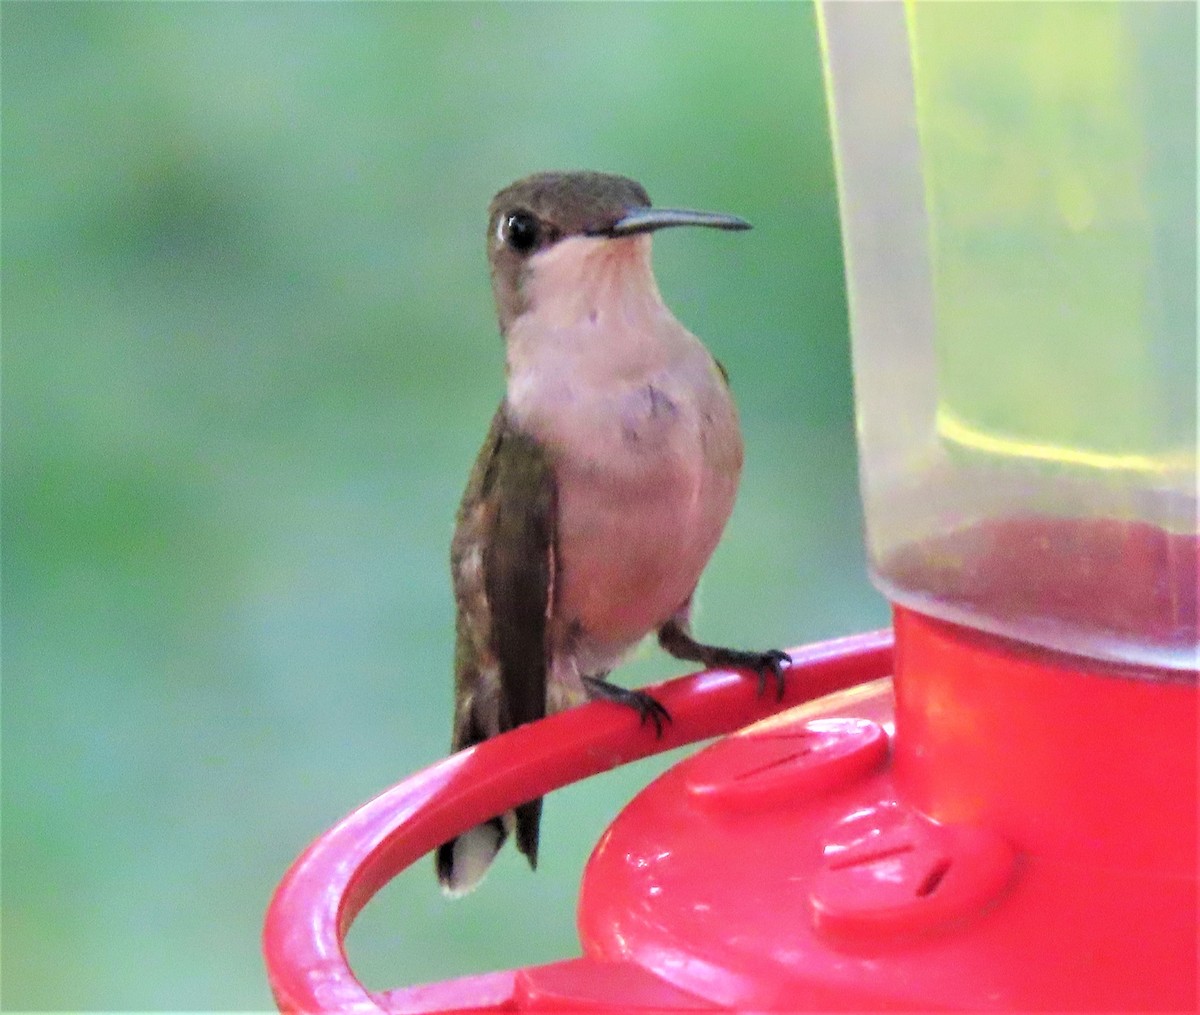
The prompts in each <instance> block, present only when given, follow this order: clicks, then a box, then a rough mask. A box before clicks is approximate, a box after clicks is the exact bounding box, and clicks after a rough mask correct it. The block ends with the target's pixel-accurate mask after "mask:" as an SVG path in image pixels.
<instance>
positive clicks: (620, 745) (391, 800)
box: [263, 630, 893, 1012]
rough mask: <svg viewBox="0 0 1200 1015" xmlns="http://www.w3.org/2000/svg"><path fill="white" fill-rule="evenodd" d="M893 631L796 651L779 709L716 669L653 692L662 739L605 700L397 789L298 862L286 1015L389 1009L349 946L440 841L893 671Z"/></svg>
mask: <svg viewBox="0 0 1200 1015" xmlns="http://www.w3.org/2000/svg"><path fill="white" fill-rule="evenodd" d="M892 648H893V642H892V634H891V632H890V631H886V630H885V631H875V632H871V633H868V634H860V635H854V636H851V637H848V638H839V639H835V640H832V641H827V642H821V643H819V644H816V645H810V646H807V647H804V648H799V649H793V650H791V656H792V660H793V662H792V665H791V667H790V668H789V669H788V671H787V681H786V689H785V692H784V695H783V698H782V700H777V699H776V697H775V695H774V694H767V695H764V696H761V697H760V696H759V695H758V694H757V681H756V680H755V679H753V678H751V677H748V676H747V675H746V674H744V673H741V672H739V671H733V670H713V671H708V672H704V673H697V674H693V675H691V676H688V677H682V678H679V679H677V680H672V681H669V682H668V683H665V684H661V685H657V686H655V687H654V688H652V690H653V692H654V695H655V697H657V698H658V699H659V700H660V701H661V702H662V703H663V704H664V705H665V706H666V707H667V709H668V710H669V711H670V713H671V716H672V717H673V722H672V723H671V724H670V725H669V726H668V727H667V728H666V729H665V730H664V732H663V736H662V738H661V739H657V738H655V736H654V732H653V730H652V729H651V728H650V727H649V726H640V725H639V724H638V720H637V717H636V715H634V713H633V712H631V711H630V710H629V709H625V708H621V707H619V706H615V705H612V704H609V703H606V702H594V703H592V704H589V705H585V706H583V707H581V708H575V709H571V710H569V711H566V712H561V713H559V714H558V715H555V716H551V717H549V718H547V719H543V720H541V721H539V722H536V723H530V724H529V725H526V726H522V727H520V728H518V729H515V730H513V731H512V732H510V733H506V734H505V735H503V736H500V737H497V738H495V739H493V740H489V741H487V742H486V743H483V744H480V745H478V746H476V747H473V748H470V749H469V750H466V751H462V752H460V753H458V754H456V755H453V756H451V757H449V758H446V759H445V760H444V761H440V762H438V763H437V764H435V765H431V766H430V767H429V768H426V769H424V770H422V771H420V772H417V773H416V774H415V775H412V776H410V777H409V778H408V779H405V780H404V781H403V782H400V783H398V784H396V785H395V786H393V787H392V788H391V789H389V790H386V791H385V792H384V793H381V794H380V795H379V796H377V797H375V799H373V800H371V801H370V802H368V803H366V804H364V805H363V806H362V807H360V808H358V810H356V811H354V812H353V813H351V814H350V815H348V816H347V817H346V818H345V819H343V820H342V821H341V822H339V823H338V824H337V825H335V826H334V827H333V828H331V829H330V830H329V831H328V832H326V833H325V834H324V835H322V836H321V837H320V838H318V839H317V840H316V841H315V842H314V843H313V844H312V845H311V846H309V847H308V849H307V850H305V851H304V853H303V854H302V855H301V856H300V857H299V859H297V860H296V862H295V863H294V864H293V865H292V867H291V869H290V870H289V871H288V872H287V874H286V875H285V877H284V879H283V881H282V882H281V883H280V885H279V887H278V888H277V889H276V892H275V895H274V897H273V898H272V900H271V904H270V906H269V908H268V910H267V916H266V925H265V927H264V929H263V949H264V953H265V957H266V964H267V975H268V979H269V981H270V984H271V990H272V992H273V993H274V995H275V1000H276V1003H277V1004H278V1005H279V1007H280V1009H281V1010H284V1011H329V1010H337V1011H361V1012H377V1011H381V1010H384V1008H383V1005H382V1003H381V1001H380V1000H379V999H378V998H377V997H375V996H374V995H372V994H371V993H370V992H369V991H367V989H366V988H365V987H363V986H362V984H361V983H359V981H358V979H357V978H356V977H355V976H354V973H353V972H352V971H351V970H350V967H349V964H348V963H347V961H346V955H345V951H344V948H343V941H344V939H345V936H346V932H347V931H348V930H349V928H350V924H351V923H352V922H353V921H354V918H355V917H356V916H357V915H358V913H359V912H360V911H361V910H362V908H363V906H365V905H366V904H367V902H368V901H369V900H370V899H371V897H372V896H373V895H375V893H376V892H378V891H379V890H380V889H381V888H382V887H383V886H384V885H385V884H387V883H388V881H390V880H391V879H392V878H394V877H395V876H396V875H397V874H399V873H400V872H401V871H402V870H404V869H405V868H406V867H408V866H409V865H410V864H412V863H414V862H416V861H417V860H419V859H420V858H421V857H422V856H423V855H424V854H426V853H428V852H429V851H430V850H432V849H434V848H435V847H437V846H438V845H439V844H440V843H442V842H444V841H446V840H447V839H449V838H452V837H453V836H454V835H456V834H457V833H459V832H461V831H463V830H465V829H467V828H470V827H471V826H472V825H475V824H477V823H478V822H480V821H483V820H485V819H487V818H489V817H491V816H492V815H494V814H498V813H500V812H502V811H505V810H507V809H509V808H510V807H513V806H515V805H516V804H519V803H522V802H524V801H526V800H531V799H533V798H534V797H538V796H542V795H544V794H546V793H549V792H551V791H552V790H555V789H558V788H560V787H562V786H566V785H568V784H569V783H572V782H576V781H578V780H580V779H584V778H587V777H588V776H591V775H596V774H598V773H600V772H606V771H608V770H609V769H611V768H615V767H616V766H618V765H623V764H625V763H627V762H630V761H636V760H638V759H640V758H645V757H648V756H650V755H652V754H658V753H660V752H662V751H668V750H671V749H673V748H676V747H681V746H683V745H685V744H690V743H695V742H696V741H699V740H705V739H707V738H709V737H715V736H719V735H721V734H723V733H729V732H731V731H733V730H736V729H739V728H741V727H742V726H745V725H746V724H747V723H750V722H754V721H756V720H758V719H762V718H764V717H766V716H768V715H771V714H772V713H775V712H779V711H781V710H783V709H787V708H791V707H793V706H795V705H798V704H801V703H803V702H806V701H810V700H813V699H816V698H820V697H823V696H824V695H826V694H830V693H832V692H834V691H839V690H843V689H845V688H847V687H853V686H855V685H857V684H861V683H864V682H866V681H869V680H874V679H876V678H878V677H882V676H887V675H888V674H890V673H891V672H892Z"/></svg>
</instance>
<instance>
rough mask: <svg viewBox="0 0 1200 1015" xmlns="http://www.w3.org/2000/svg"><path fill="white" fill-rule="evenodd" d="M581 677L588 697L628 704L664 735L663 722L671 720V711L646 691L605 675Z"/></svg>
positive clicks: (643, 721) (657, 734)
mask: <svg viewBox="0 0 1200 1015" xmlns="http://www.w3.org/2000/svg"><path fill="white" fill-rule="evenodd" d="M580 679H581V680H582V682H583V686H584V689H585V690H586V691H587V693H588V697H590V698H591V699H592V700H593V701H594V700H596V699H597V698H601V699H603V700H604V701H615V702H616V703H617V704H618V705H627V706H628V707H629V708H632V709H635V710H636V711H637V714H638V717H639V718H640V719H641V721H642V723H643V724H645V722H646V720H647V719H649V720H650V721H651V722H652V723H654V734H655V736H657V737H661V736H662V733H663V723H668V722H670V721H671V713H670V712H668V711H667V710H666V709H665V708H664V707H663V706H662V705H661V704H660V703H659V702H658V700H657V699H655V698H653V697H651V696H650V695H649V694H647V693H646V692H645V691H631V690H629V688H627V687H618V686H617V685H616V684H610V683H609V682H608V681H607V680H605V679H604V677H603V676H600V677H581V678H580Z"/></svg>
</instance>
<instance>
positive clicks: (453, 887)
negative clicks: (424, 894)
mask: <svg viewBox="0 0 1200 1015" xmlns="http://www.w3.org/2000/svg"><path fill="white" fill-rule="evenodd" d="M503 842H504V833H503V832H501V831H500V829H498V828H497V827H496V826H495V824H493V823H492V822H490V821H488V822H485V823H484V824H482V825H476V826H475V827H474V828H472V829H471V830H470V831H467V832H463V834H462V835H460V836H459V837H458V838H457V839H455V840H454V844H453V845H452V846H451V847H450V869H449V872H448V873H447V875H446V876H445V877H444V878H442V893H443V894H444V895H446V896H448V897H449V898H451V899H459V898H462V896H464V895H466V894H467V893H468V892H472V891H474V890H475V889H476V888H478V887H479V884H480V882H481V881H483V878H484V875H486V874H487V872H488V868H489V867H490V866H491V865H492V860H493V859H494V858H495V856H496V854H497V853H498V852H499V851H500V846H501V845H502V844H503Z"/></svg>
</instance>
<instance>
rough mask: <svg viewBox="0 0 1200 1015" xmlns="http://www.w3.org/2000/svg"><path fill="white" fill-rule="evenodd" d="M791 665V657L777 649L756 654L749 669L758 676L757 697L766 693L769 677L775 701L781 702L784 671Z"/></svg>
mask: <svg viewBox="0 0 1200 1015" xmlns="http://www.w3.org/2000/svg"><path fill="white" fill-rule="evenodd" d="M791 665H792V657H791V656H790V655H788V654H787V653H786V652H781V651H780V650H779V649H777V648H773V649H768V650H767V651H766V652H759V653H757V654H756V657H755V659H754V661H753V662H751V663H750V666H749V668H750V669H752V670H753V671H754V672H755V673H756V674H757V675H758V696H759V697H760V698H761V697H762V696H763V695H764V694H766V693H767V679H768V677H770V678H773V679H774V681H775V700H776V701H783V690H784V669H785V667H787V666H791Z"/></svg>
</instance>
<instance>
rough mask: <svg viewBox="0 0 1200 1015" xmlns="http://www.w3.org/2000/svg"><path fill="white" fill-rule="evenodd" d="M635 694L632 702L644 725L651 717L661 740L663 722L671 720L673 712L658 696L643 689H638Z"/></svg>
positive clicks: (656, 733) (655, 733)
mask: <svg viewBox="0 0 1200 1015" xmlns="http://www.w3.org/2000/svg"><path fill="white" fill-rule="evenodd" d="M634 694H635V697H634V700H632V701H631V702H630V704H631V705H632V706H633V707H634V708H636V709H637V711H638V717H639V718H640V719H641V723H642V725H643V726H645V725H646V720H647V719H649V720H650V721H651V722H652V723H654V736H655V737H656V738H657V739H659V740H661V739H662V735H663V723H669V722H670V721H671V713H670V712H668V711H667V709H666V706H665V705H663V703H662V702H660V701H659V700H658V699H657V698H655V697H652V696H651V695H649V694H646V693H645V692H642V691H636V692H634Z"/></svg>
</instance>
